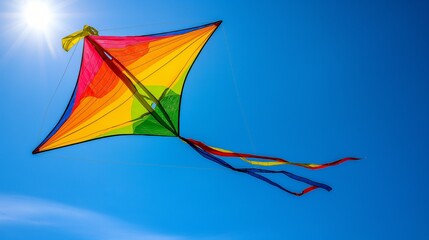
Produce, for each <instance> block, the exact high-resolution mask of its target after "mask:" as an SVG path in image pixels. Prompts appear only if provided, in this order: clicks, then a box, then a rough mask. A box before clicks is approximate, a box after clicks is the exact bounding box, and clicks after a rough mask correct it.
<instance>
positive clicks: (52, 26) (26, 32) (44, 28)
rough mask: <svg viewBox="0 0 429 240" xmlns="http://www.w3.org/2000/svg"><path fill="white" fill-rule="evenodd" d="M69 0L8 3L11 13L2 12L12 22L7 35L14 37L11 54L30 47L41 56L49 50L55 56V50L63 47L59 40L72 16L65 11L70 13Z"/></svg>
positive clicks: (15, 1)
mask: <svg viewBox="0 0 429 240" xmlns="http://www.w3.org/2000/svg"><path fill="white" fill-rule="evenodd" d="M69 2H70V0H13V1H10V2H9V3H8V5H9V6H10V10H9V12H1V13H0V17H2V18H7V19H9V21H8V25H9V29H8V31H9V32H10V33H12V34H11V35H10V36H13V41H14V42H13V44H12V46H11V47H10V49H9V51H14V50H15V49H18V48H20V47H22V46H24V45H25V46H28V47H31V48H32V49H33V50H38V52H40V53H45V52H46V50H48V52H50V53H51V55H53V56H55V55H56V54H55V52H56V51H55V49H58V48H59V47H60V45H57V43H58V42H59V40H58V39H61V36H58V35H59V34H60V32H61V31H62V30H63V29H64V28H65V27H66V26H64V23H65V22H67V21H66V19H69V18H70V14H67V13H64V12H63V11H62V10H63V9H69V7H68V6H69Z"/></svg>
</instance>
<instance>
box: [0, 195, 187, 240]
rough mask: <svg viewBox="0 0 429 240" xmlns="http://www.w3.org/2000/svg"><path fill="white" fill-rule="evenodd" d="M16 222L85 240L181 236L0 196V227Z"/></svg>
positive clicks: (161, 239) (39, 201) (40, 202)
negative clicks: (50, 228)
mask: <svg viewBox="0 0 429 240" xmlns="http://www.w3.org/2000/svg"><path fill="white" fill-rule="evenodd" d="M17 224H18V225H32V226H40V227H52V228H55V229H61V230H63V231H65V232H68V233H70V234H75V235H78V236H79V237H81V238H85V239H103V240H113V239H115V240H116V239H127V240H140V239H151V240H179V239H180V240H181V239H184V238H182V237H178V236H168V235H163V234H157V233H151V232H149V231H145V230H142V229H140V228H138V227H136V226H132V225H131V224H127V223H125V222H123V221H120V220H118V219H115V218H112V217H109V216H106V215H104V214H100V213H96V212H93V211H90V210H86V209H82V208H77V207H73V206H68V205H65V204H60V203H55V202H51V201H46V200H42V199H37V198H30V197H24V196H16V195H0V227H1V226H2V225H3V226H5V225H17Z"/></svg>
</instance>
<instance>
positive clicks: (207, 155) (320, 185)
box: [180, 137, 332, 196]
mask: <svg viewBox="0 0 429 240" xmlns="http://www.w3.org/2000/svg"><path fill="white" fill-rule="evenodd" d="M180 139H181V140H182V141H184V142H186V143H187V144H188V145H189V146H191V147H192V148H193V149H194V150H195V151H197V152H198V153H199V154H200V155H201V156H203V157H205V158H206V159H208V160H210V161H213V162H215V163H217V164H219V165H222V166H224V167H226V168H229V169H231V170H233V171H236V172H242V173H246V174H248V175H250V176H253V177H255V178H258V179H259V180H262V181H264V182H266V183H268V184H271V185H273V186H275V187H277V188H280V189H281V190H283V191H285V192H287V193H290V194H293V195H295V196H302V195H304V194H306V193H308V192H311V191H313V190H315V189H317V188H322V189H325V190H326V191H331V190H332V188H331V187H330V186H328V185H326V184H323V183H319V182H315V181H313V180H310V179H308V178H304V177H301V176H298V175H295V174H293V173H290V172H287V171H283V170H267V169H260V168H236V167H233V166H232V165H230V164H229V163H227V162H226V161H224V160H222V159H220V158H218V157H216V156H214V155H213V154H212V153H211V152H209V151H207V150H206V149H205V148H203V147H202V145H201V144H202V143H200V142H197V143H198V144H196V141H195V140H191V139H186V138H183V137H180ZM203 146H206V145H204V144H203ZM262 173H266V174H268V173H280V174H283V175H285V176H287V177H289V178H292V179H294V180H296V181H299V182H303V183H306V184H308V185H310V187H307V188H305V189H304V190H302V191H301V192H294V191H291V190H288V189H286V188H284V187H283V186H281V185H280V184H278V183H276V182H274V181H273V180H271V179H269V178H267V177H265V176H263V175H261V174H262Z"/></svg>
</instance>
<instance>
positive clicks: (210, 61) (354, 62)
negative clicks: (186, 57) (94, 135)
mask: <svg viewBox="0 0 429 240" xmlns="http://www.w3.org/2000/svg"><path fill="white" fill-rule="evenodd" d="M23 5H25V1H23V0H22V1H19V0H15V1H3V2H1V3H0V9H1V11H0V12H1V13H0V14H1V15H0V21H1V25H0V27H1V30H2V40H1V41H0V72H1V81H0V84H1V88H0V89H1V94H0V106H1V118H0V121H1V124H0V131H1V137H0V139H1V146H2V148H3V150H2V151H1V153H0V239H45V240H50V239H96V240H102V239H103V240H106V239H108V240H109V239H131V240H133V239H243V240H244V239H246V240H247V239H261V240H262V239H273V240H276V239H359V240H360V239H427V236H429V228H428V223H429V219H428V213H429V207H428V204H427V203H428V201H429V194H428V193H427V185H428V184H429V177H428V174H427V171H426V170H425V169H428V167H429V163H428V156H429V146H428V142H429V139H428V138H429V137H428V136H429V125H428V122H429V108H428V107H429V106H428V103H429V96H428V90H429V82H428V81H429V67H428V66H429V44H428V43H429V26H428V24H429V15H428V14H427V13H428V12H429V4H428V3H427V2H425V1H405V0H404V1H379V0H371V1H330V0H328V1H311V0H308V1H270V0H267V1H235V0H219V1H199V0H198V1H197V0H182V1H177V0H170V1H129V0H123V1H110V0H93V1H83V0H73V1H72V0H66V1H60V0H59V1H52V2H50V3H49V4H48V5H49V6H50V8H52V9H54V12H55V14H53V16H52V19H54V21H55V24H52V22H51V23H49V24H48V23H46V22H49V21H51V18H48V20H49V21H48V20H46V19H45V20H46V22H45V24H48V25H49V26H50V28H49V29H47V28H46V27H41V28H38V27H37V26H36V24H34V21H27V22H25V21H24V23H21V24H19V22H20V21H21V20H22V18H23V16H18V15H19V14H18V15H17V14H15V13H18V12H22V10H21V6H23ZM33 9H34V8H33ZM31 12H32V11H31V10H29V11H27V13H26V14H27V15H28V14H30V13H31ZM24 18H25V17H24ZM20 19H21V20H20ZM216 20H223V21H224V22H223V24H222V25H221V27H220V29H218V31H217V32H216V33H215V34H214V35H213V37H212V38H211V39H210V41H209V42H208V44H207V45H206V47H205V48H204V49H203V51H202V53H201V54H200V56H199V58H198V59H197V61H196V63H195V64H194V66H193V68H192V70H191V73H190V74H189V76H188V80H187V82H186V85H185V89H184V93H183V101H182V113H181V119H180V123H181V133H182V135H183V136H185V137H190V138H195V139H199V140H202V141H204V142H206V143H208V144H210V145H214V146H219V147H222V148H226V149H231V150H235V151H241V152H251V153H256V154H265V155H273V156H279V157H284V158H286V159H289V160H291V161H298V162H319V163H321V162H327V161H332V160H336V159H338V158H341V157H346V156H357V157H363V158H364V160H362V161H359V162H348V163H345V164H343V165H340V166H337V167H333V168H329V169H324V170H319V171H311V170H306V169H298V168H296V167H290V166H283V167H281V168H282V169H287V170H289V171H291V172H294V173H298V174H301V175H303V176H307V177H309V178H312V179H315V180H319V181H321V182H324V183H327V184H329V185H330V186H332V187H333V191H331V192H326V191H323V190H316V191H314V192H312V193H309V194H307V195H305V196H303V197H295V196H292V195H289V194H286V193H284V192H282V191H280V190H278V189H276V188H273V187H272V186H269V185H267V184H266V183H263V182H261V181H258V180H256V179H254V178H251V177H249V176H247V175H243V174H239V173H236V172H232V171H230V170H228V169H225V168H222V167H220V166H218V165H216V164H214V163H212V162H209V161H207V160H206V159H204V158H202V157H201V156H200V155H198V154H197V153H196V152H195V151H193V150H192V149H191V148H189V146H187V145H185V144H183V143H182V142H181V141H180V140H178V139H175V138H165V137H145V136H128V137H124V136H121V137H112V138H106V139H102V140H97V141H92V142H88V143H84V144H79V145H75V146H71V147H67V148H63V149H59V150H55V151H50V152H46V153H41V154H38V155H32V154H31V151H32V150H33V149H34V147H36V146H37V145H38V144H39V143H40V142H41V141H42V139H43V138H44V137H45V136H46V135H47V134H48V133H49V131H50V130H51V129H52V128H53V127H54V125H55V123H56V122H57V121H58V119H59V118H60V117H61V114H62V113H63V111H64V108H65V107H66V104H67V102H68V101H69V98H70V96H71V93H72V91H73V87H74V85H75V81H76V75H77V73H78V69H79V64H80V59H81V51H82V44H79V45H78V46H77V50H76V52H75V54H74V56H73V58H72V60H71V62H70V65H69V67H68V69H67V71H66V73H65V75H64V78H61V76H62V75H63V72H64V69H65V68H66V66H67V63H68V61H69V59H70V56H71V55H72V52H73V50H72V51H70V52H69V53H66V52H64V51H62V49H61V44H60V43H61V41H60V40H61V38H62V37H63V36H65V35H68V34H69V33H71V32H74V31H76V30H79V29H81V28H82V26H83V25H84V24H89V25H91V26H93V27H95V28H97V29H99V30H100V34H101V35H142V34H151V33H157V32H164V31H169V30H177V29H182V28H187V27H193V26H198V25H201V24H204V23H209V22H212V21H216ZM21 22H22V21H21ZM36 31H37V32H38V33H36ZM41 32H42V33H41ZM43 32H44V34H43ZM61 79H62V80H61ZM233 163H234V165H237V166H245V164H244V163H240V162H233ZM277 180H279V181H280V182H281V183H282V184H284V185H285V186H288V187H290V188H291V189H295V190H296V189H299V188H300V187H302V186H301V185H297V184H296V183H294V182H291V181H289V180H287V179H284V178H277Z"/></svg>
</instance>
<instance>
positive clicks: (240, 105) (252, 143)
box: [221, 25, 255, 151]
mask: <svg viewBox="0 0 429 240" xmlns="http://www.w3.org/2000/svg"><path fill="white" fill-rule="evenodd" d="M221 28H222V32H223V36H224V39H225V47H226V51H227V52H228V62H229V65H230V69H231V77H232V83H233V86H234V91H235V95H236V98H237V102H238V106H239V108H240V113H241V118H242V119H243V123H244V126H245V128H246V132H247V137H248V139H249V141H250V145H251V148H252V150H253V151H255V144H254V141H253V137H252V136H253V135H252V132H251V131H250V127H249V123H248V121H247V118H246V115H245V114H244V108H243V103H242V101H241V97H240V93H239V91H238V84H237V81H236V75H235V71H234V66H233V64H232V56H231V51H230V47H229V42H228V37H227V34H226V31H225V27H224V26H223V25H222V26H221Z"/></svg>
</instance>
